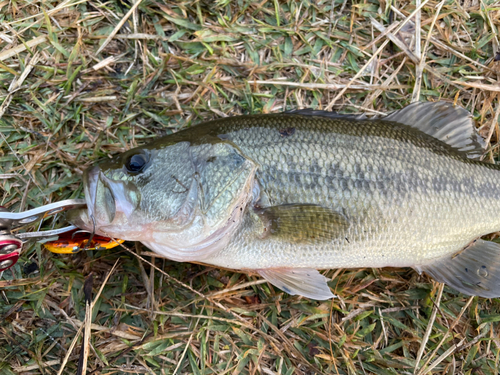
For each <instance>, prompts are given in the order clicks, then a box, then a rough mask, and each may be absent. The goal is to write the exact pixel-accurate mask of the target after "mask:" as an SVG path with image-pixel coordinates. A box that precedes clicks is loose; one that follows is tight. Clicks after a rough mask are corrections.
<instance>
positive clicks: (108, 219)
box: [70, 102, 500, 300]
mask: <svg viewBox="0 0 500 375" xmlns="http://www.w3.org/2000/svg"><path fill="white" fill-rule="evenodd" d="M484 147H485V144H484V140H483V139H482V138H481V137H480V136H479V134H478V133H477V132H476V129H475V126H474V124H473V121H472V118H471V115H470V114H469V113H468V112H467V111H466V110H465V109H463V108H460V107H456V106H453V105H451V104H449V103H445V102H437V103H416V104H412V105H410V106H408V107H406V108H403V109H402V110H399V111H396V112H393V113H391V114H389V115H387V116H385V117H382V116H377V117H375V118H370V119H368V118H367V117H366V116H355V115H341V114H336V113H331V112H323V111H314V110H299V111H292V112H288V113H281V114H269V115H252V116H240V117H230V118H224V119H220V120H215V121H210V122H206V123H202V124H200V125H197V126H194V127H191V128H188V129H186V130H182V131H179V132H178V133H175V134H173V135H169V136H165V137H163V138H159V139H158V140H156V141H154V142H153V143H151V144H149V145H145V146H142V147H138V148H135V149H132V150H130V151H127V152H125V153H123V154H121V155H118V156H116V157H115V158H114V159H113V160H111V161H107V162H104V163H102V164H100V165H98V166H94V167H92V168H90V169H89V170H87V171H86V173H85V175H84V185H85V197H86V200H87V203H88V211H80V212H76V213H74V214H73V216H72V217H71V218H70V221H72V222H73V223H74V224H75V225H77V226H79V227H81V228H83V229H86V230H95V232H96V233H97V234H100V235H104V236H109V237H114V238H120V239H124V240H131V241H140V242H142V243H143V244H144V245H146V246H147V247H149V248H150V249H152V250H153V251H155V252H157V253H159V254H161V255H163V256H166V257H168V258H170V259H172V260H176V261H194V262H200V263H206V264H211V265H215V266H220V267H224V268H231V269H238V270H243V271H254V272H257V273H259V274H260V275H261V276H263V277H264V278H265V279H267V280H268V281H269V282H270V283H271V284H273V285H275V286H277V287H278V288H280V289H282V290H283V291H285V292H287V293H289V294H300V295H303V296H307V297H310V298H314V299H320V300H321V299H327V298H331V297H333V294H332V293H331V291H330V289H329V287H328V285H327V283H326V282H327V279H326V278H325V277H323V276H322V275H321V274H320V273H319V272H318V271H317V270H318V269H330V268H358V267H387V266H391V267H413V268H415V269H416V270H417V271H419V272H422V271H425V272H427V273H428V274H430V275H432V276H433V277H434V278H435V279H436V280H438V281H440V282H445V283H447V284H448V285H450V286H452V287H454V288H455V289H457V290H458V291H460V292H463V293H465V294H469V295H479V296H484V297H497V296H500V278H499V275H500V269H499V268H500V267H499V265H500V246H499V245H497V244H496V243H493V242H488V241H483V240H480V239H479V238H480V237H481V236H483V235H485V234H488V233H493V232H495V231H499V230H500V214H499V212H500V194H499V191H500V171H499V169H500V167H499V166H496V165H494V164H489V163H485V162H481V161H480V160H479V158H480V157H481V156H482V154H483V153H484Z"/></svg>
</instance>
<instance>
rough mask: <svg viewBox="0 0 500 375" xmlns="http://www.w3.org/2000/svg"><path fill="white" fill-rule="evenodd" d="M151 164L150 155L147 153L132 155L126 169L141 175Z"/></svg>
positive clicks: (126, 163)
mask: <svg viewBox="0 0 500 375" xmlns="http://www.w3.org/2000/svg"><path fill="white" fill-rule="evenodd" d="M148 162H149V155H147V154H146V153H145V152H140V153H137V154H133V155H130V156H129V157H128V159H127V161H126V162H125V168H126V169H127V172H130V173H134V174H136V173H141V172H142V171H143V170H144V168H145V167H146V165H147V164H148Z"/></svg>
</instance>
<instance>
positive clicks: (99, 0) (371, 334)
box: [0, 0, 500, 375]
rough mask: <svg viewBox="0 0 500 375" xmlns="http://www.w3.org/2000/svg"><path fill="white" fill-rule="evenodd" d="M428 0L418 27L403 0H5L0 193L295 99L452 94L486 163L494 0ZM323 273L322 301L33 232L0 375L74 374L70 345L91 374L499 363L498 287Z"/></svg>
mask: <svg viewBox="0 0 500 375" xmlns="http://www.w3.org/2000/svg"><path fill="white" fill-rule="evenodd" d="M421 3H422V4H423V6H422V7H421V10H420V11H417V12H416V14H417V15H419V18H420V24H419V23H418V22H417V21H416V19H415V18H413V19H411V20H410V19H409V18H408V16H409V15H410V14H412V13H413V12H414V11H415V9H416V5H415V4H414V3H412V2H405V1H389V2H386V1H380V2H379V1H377V0H369V1H359V0H354V1H353V2H347V1H339V0H329V1H322V0H318V1H306V0H303V1H299V0H288V1H281V0H273V1H267V2H266V1H261V2H253V1H249V0H248V1H247V0H238V1H227V0H218V1H205V0H200V1H195V0H184V1H176V2H164V1H161V0H159V1H153V0H142V1H140V0H138V1H137V2H135V4H134V3H133V2H128V1H126V0H122V1H104V0H64V1H57V0H55V1H51V0H46V1H37V0H33V1H7V0H0V103H1V104H0V148H1V149H0V187H1V189H2V199H1V203H0V204H1V205H4V206H7V207H8V208H9V209H11V210H12V211H18V210H25V209H28V208H34V207H38V206H40V205H43V204H46V203H48V202H55V201H59V200H62V199H67V198H75V197H81V196H82V185H81V174H82V171H83V170H84V169H85V168H87V167H88V166H89V165H92V164H93V163H94V162H95V161H96V160H98V159H101V158H106V157H108V156H110V155H114V154H116V153H119V152H121V151H124V150H127V149H129V148H130V147H133V146H136V145H140V144H143V143H145V142H147V141H148V140H150V139H153V138H156V137H158V136H159V135H164V134H170V133H172V132H175V131H177V130H179V129H181V128H184V127H187V126H190V125H191V124H195V123H198V122H201V121H204V120H208V119H212V118H219V117H222V116H233V115H238V114H248V113H270V112H280V111H283V110H285V109H294V108H304V107H313V108H317V109H333V110H338V111H343V112H363V111H366V112H374V113H376V112H387V111H390V110H393V109H398V108H401V107H402V106H404V105H407V104H408V103H410V102H411V101H412V100H422V101H435V100H438V99H443V100H449V101H456V102H457V103H459V104H460V105H462V106H464V107H466V108H467V109H469V110H470V111H471V112H472V113H473V114H474V117H475V119H476V120H477V124H478V126H479V129H480V132H481V134H483V136H485V138H487V140H488V141H489V142H490V152H489V153H488V156H487V157H488V158H489V160H491V161H495V160H498V147H497V145H498V134H499V130H498V116H499V114H500V104H499V91H500V89H499V87H500V86H499V85H498V71H499V64H500V63H499V62H497V61H496V60H499V59H500V58H499V57H498V55H497V50H498V35H497V33H498V31H497V28H498V26H499V25H500V21H499V15H500V13H499V12H500V7H499V6H498V3H494V2H492V1H489V0H480V1H477V0H447V1H445V2H444V3H440V4H438V3H437V2H436V1H434V0H429V1H422V2H421ZM402 21H406V24H405V25H402V24H401V23H400V22H402ZM396 23H397V24H396ZM416 35H420V37H421V40H422V42H421V48H417V49H415V36H416ZM50 225H51V223H50V222H48V223H45V224H44V227H47V228H48V227H49V226H50ZM138 255H139V256H140V257H139V256H138ZM327 276H328V277H330V278H331V279H332V281H331V283H330V286H331V287H332V288H333V290H334V292H335V293H336V294H337V295H338V296H339V298H337V299H335V300H333V301H327V302H316V301H311V300H308V299H305V298H300V297H291V296H288V295H286V294H284V293H282V292H281V291H279V290H277V289H274V288H272V287H270V286H269V285H268V284H267V283H262V281H261V280H260V279H258V278H254V277H250V276H246V275H242V274H238V273H233V272H230V271H225V270H219V269H216V268H209V267H203V266H199V265H194V264H187V263H175V262H171V261H168V260H164V259H160V258H155V257H153V256H151V254H150V253H149V252H148V250H147V249H144V248H141V247H140V246H136V248H134V244H131V243H126V244H125V246H124V247H121V248H116V249H113V250H107V251H102V252H95V251H88V252H82V253H78V254H75V255H56V254H51V253H49V252H48V251H46V250H45V249H44V248H43V247H42V246H41V245H40V244H29V245H26V246H25V247H24V251H23V254H22V256H21V259H20V261H19V262H18V263H17V265H16V266H15V267H14V268H12V269H11V270H10V271H6V272H4V273H3V275H2V278H1V279H0V287H1V290H0V294H1V295H0V301H1V302H0V316H1V317H2V320H1V322H0V373H1V374H2V375H3V374H6V375H7V374H57V373H59V372H62V373H63V374H75V373H77V371H78V370H77V367H78V363H79V357H80V352H82V351H85V353H86V354H85V355H83V356H82V358H83V357H84V358H85V359H86V367H87V371H86V373H87V374H91V373H92V374H113V373H114V374H118V373H120V374H123V373H136V374H140V373H144V374H240V373H241V374H349V375H351V374H352V375H353V374H431V373H432V374H498V373H499V359H500V338H499V337H498V332H499V326H498V322H499V321H500V303H499V300H497V299H493V300H487V299H483V298H477V297H473V298H469V297H466V296H463V295H461V294H458V293H456V292H455V291H454V290H452V289H450V288H448V287H445V286H444V287H443V285H440V284H437V283H435V282H433V281H432V280H431V279H430V278H428V277H426V276H419V275H417V274H416V273H415V272H414V271H412V270H409V269H357V270H331V271H329V272H328V273H327ZM91 279H92V280H93V287H92V284H91ZM86 280H87V281H86ZM84 283H87V288H86V292H87V293H84V288H83V286H84ZM101 288H102V291H100V290H101ZM86 315H87V316H88V317H90V318H91V320H92V323H93V325H92V326H90V325H88V324H87V325H86V327H85V329H82V330H80V327H81V326H82V324H83V322H84V320H86V318H85V316H86ZM88 321H89V318H87V322H88ZM82 331H86V335H83V334H82ZM83 336H85V339H84V338H83ZM83 362H85V361H82V363H83ZM61 363H64V364H63V365H61Z"/></svg>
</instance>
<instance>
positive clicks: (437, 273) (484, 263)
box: [415, 240, 500, 298]
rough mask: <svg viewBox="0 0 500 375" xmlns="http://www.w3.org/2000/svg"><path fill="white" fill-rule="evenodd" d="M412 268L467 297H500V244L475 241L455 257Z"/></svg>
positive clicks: (447, 257) (446, 257)
mask: <svg viewBox="0 0 500 375" xmlns="http://www.w3.org/2000/svg"><path fill="white" fill-rule="evenodd" d="M415 269H416V270H417V271H419V272H421V271H424V272H426V273H428V274H429V275H431V276H432V277H433V278H434V279H436V280H437V281H439V282H442V283H445V284H447V285H449V286H451V287H452V288H454V289H456V290H458V291H459V292H461V293H464V294H468V295H470V296H481V297H486V298H494V297H500V272H499V271H500V245H499V244H497V243H495V242H491V241H483V240H477V241H475V242H473V243H472V244H471V245H470V246H469V247H468V248H466V249H465V250H463V251H461V252H459V253H458V254H455V255H451V256H450V255H448V256H445V257H443V258H440V259H437V260H435V261H434V262H432V263H430V264H426V265H423V266H417V267H415Z"/></svg>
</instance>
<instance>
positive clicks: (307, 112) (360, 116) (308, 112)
mask: <svg viewBox="0 0 500 375" xmlns="http://www.w3.org/2000/svg"><path fill="white" fill-rule="evenodd" d="M283 113H286V114H289V115H302V116H320V117H329V118H341V119H346V120H367V119H368V117H366V114H365V113H350V114H345V113H338V112H329V111H322V110H319V109H312V108H304V109H292V110H290V111H285V112H283Z"/></svg>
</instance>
